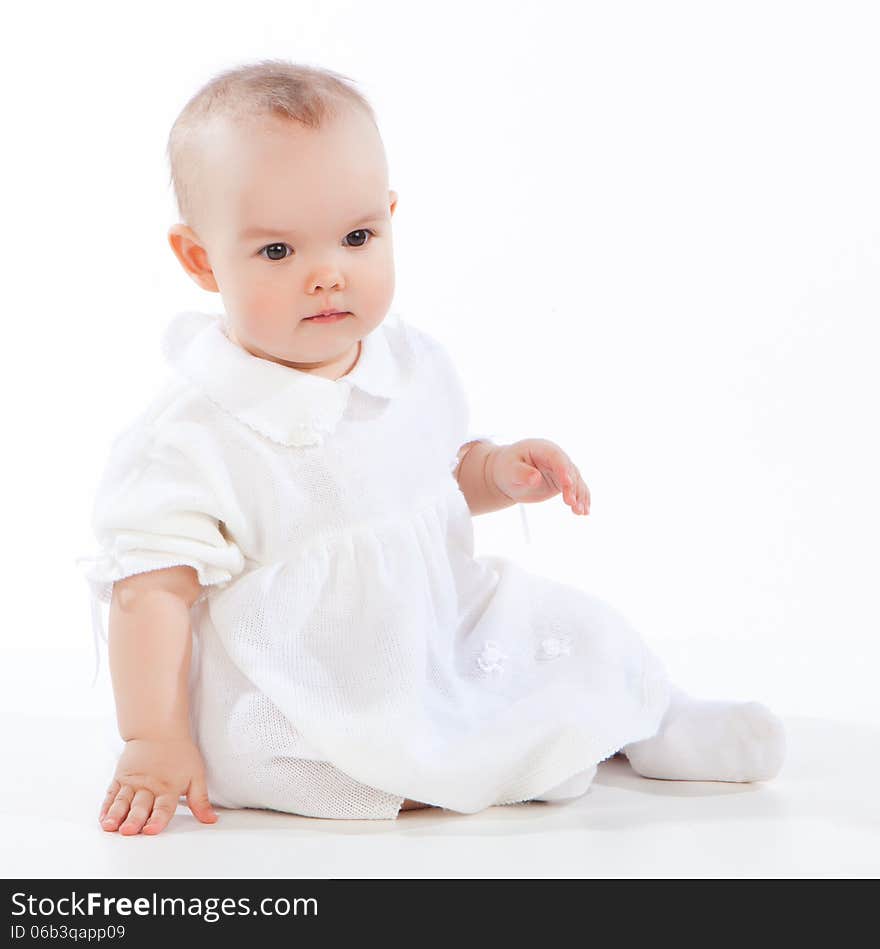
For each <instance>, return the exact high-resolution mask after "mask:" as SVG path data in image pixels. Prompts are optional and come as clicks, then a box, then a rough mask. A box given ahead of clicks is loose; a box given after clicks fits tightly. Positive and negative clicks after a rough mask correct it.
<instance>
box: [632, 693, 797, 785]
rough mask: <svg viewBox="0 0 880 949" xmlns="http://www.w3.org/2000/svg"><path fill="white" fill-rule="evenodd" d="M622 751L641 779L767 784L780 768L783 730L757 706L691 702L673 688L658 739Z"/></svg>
mask: <svg viewBox="0 0 880 949" xmlns="http://www.w3.org/2000/svg"><path fill="white" fill-rule="evenodd" d="M621 751H622V752H623V753H624V754H625V755H626V757H627V758H628V759H629V763H630V765H631V766H632V768H633V770H634V771H636V772H637V773H638V774H640V775H642V776H643V777H646V778H663V779H666V780H669V781H736V782H747V781H767V780H769V779H770V778H774V777H776V775H777V774H778V773H779V769H780V768H781V767H782V762H783V759H784V758H785V729H784V727H783V724H782V722H781V721H780V719H779V718H777V716H776V715H774V714H773V713H772V712H771V711H770V709H768V708H767V707H766V706H764V705H761V704H760V703H759V702H722V701H709V700H702V699H696V698H693V696H690V695H688V694H687V693H686V692H684V691H683V690H682V689H679V688H675V687H673V696H672V701H671V703H670V706H669V709H668V711H667V712H666V715H665V716H664V718H663V721H662V722H661V724H660V729H659V731H658V733H657V734H656V735H653V736H652V737H651V738H646V739H644V740H643V741H637V742H633V743H632V744H629V745H625V746H624V747H623V748H621Z"/></svg>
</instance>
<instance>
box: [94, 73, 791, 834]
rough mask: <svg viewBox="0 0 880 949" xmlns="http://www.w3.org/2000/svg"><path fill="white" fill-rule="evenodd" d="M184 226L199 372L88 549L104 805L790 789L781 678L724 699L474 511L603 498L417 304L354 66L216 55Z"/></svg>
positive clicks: (385, 810) (468, 806)
mask: <svg viewBox="0 0 880 949" xmlns="http://www.w3.org/2000/svg"><path fill="white" fill-rule="evenodd" d="M169 156H170V161H171V173H172V181H173V184H174V188H175V195H176V198H177V202H178V210H179V212H180V219H181V223H178V224H175V225H174V227H172V228H171V230H170V233H169V235H168V237H169V243H170V245H171V248H172V250H173V252H174V254H175V256H176V257H177V259H178V260H179V261H180V263H181V265H182V266H183V268H184V270H185V271H186V273H187V274H188V275H189V276H190V277H191V278H192V279H193V280H194V281H195V282H196V283H197V284H198V285H199V286H200V287H201V288H202V289H204V290H207V291H209V292H212V293H219V294H221V297H222V300H223V311H224V312H223V313H222V314H219V315H212V314H205V313H198V312H184V313H180V314H178V315H177V316H176V317H175V318H174V319H173V320H172V321H171V322H170V323H169V325H168V327H167V329H166V330H165V333H164V336H163V340H162V347H163V351H164V354H165V357H166V358H167V360H168V363H169V366H170V368H171V375H170V377H169V380H168V381H167V382H166V384H165V385H164V386H163V388H162V389H161V390H160V391H159V393H158V395H157V396H156V398H155V399H154V400H153V401H152V403H151V404H150V405H149V407H148V408H147V409H146V411H145V412H143V413H142V414H141V415H140V416H139V417H138V418H137V419H136V420H135V421H134V422H133V423H132V424H131V425H130V426H129V427H128V428H126V430H125V431H123V432H122V433H121V434H120V435H118V436H117V438H116V439H115V440H114V442H113V445H112V450H111V453H110V458H109V461H108V464H107V466H106V470H105V473H104V476H103V479H102V482H101V485H100V488H99V490H98V493H97V501H96V504H95V509H94V527H95V532H96V535H97V537H98V539H99V541H100V544H101V548H100V552H99V554H98V555H97V556H94V557H90V558H83V559H85V560H86V561H87V570H86V576H87V579H88V581H89V583H90V586H91V590H92V592H93V604H92V605H93V616H94V617H95V618H96V622H98V627H97V628H100V621H99V620H98V615H99V607H98V604H99V603H109V637H108V639H107V642H108V649H109V659H110V666H111V676H112V683H113V689H114V695H115V700H116V710H117V720H118V725H119V730H120V735H121V738H122V739H123V740H124V748H123V750H122V753H121V756H120V758H119V761H118V764H117V766H116V770H115V774H114V776H113V779H112V781H111V783H110V785H109V787H108V789H107V793H106V797H105V798H104V801H103V804H102V807H101V810H100V817H99V820H100V824H101V826H102V827H103V828H104V829H105V830H107V831H111V832H112V831H117V830H118V831H119V832H120V833H122V834H126V835H128V834H138V833H141V832H142V833H144V834H156V833H159V832H160V831H162V830H163V828H165V827H166V826H167V824H168V822H169V821H170V820H171V818H172V816H173V815H174V813H175V810H176V808H177V806H178V801H179V798H180V797H181V796H182V795H185V797H186V801H187V803H188V805H189V807H190V809H191V810H192V812H193V814H194V815H195V816H196V817H197V818H198V819H199V820H200V821H202V822H205V823H210V822H213V821H215V820H217V813H216V812H215V810H214V806H220V807H231V808H263V809H272V810H278V811H286V812H289V813H295V814H301V815H306V816H312V817H324V818H361V819H383V818H385V819H389V818H390V819H394V818H396V817H397V815H398V814H399V812H400V811H401V810H407V809H409V808H418V807H428V806H434V807H439V808H444V809H447V810H450V811H455V812H458V813H476V812H478V811H480V810H482V809H484V808H486V807H489V806H492V805H495V804H511V803H518V802H526V801H564V800H570V799H573V798H577V797H579V796H581V795H583V794H584V793H585V792H586V791H587V789H588V787H589V785H590V783H591V781H592V779H593V777H594V775H595V774H596V766H597V765H598V764H599V763H600V762H601V761H603V760H605V759H607V758H610V757H611V756H612V755H614V754H616V753H622V754H623V755H625V756H626V758H627V759H628V760H629V762H630V764H631V766H632V767H633V769H634V770H635V771H636V772H637V773H639V774H640V775H643V776H645V777H649V778H660V779H668V780H685V781H736V782H747V781H762V780H767V779H770V778H772V777H774V776H775V775H776V774H777V773H778V771H779V769H780V767H781V764H782V760H783V757H784V750H785V739H784V730H783V727H782V723H781V722H780V720H779V719H778V718H777V717H776V716H775V715H774V714H773V713H772V712H770V711H769V710H768V709H767V708H766V707H765V706H763V705H761V704H759V703H757V702H722V701H706V700H700V699H696V698H694V697H692V696H690V695H688V694H686V693H685V692H684V691H682V690H681V689H680V688H677V687H676V686H674V685H673V684H672V683H671V682H670V681H669V678H668V676H667V674H666V671H665V668H664V666H663V664H662V663H661V662H660V660H659V659H658V658H657V657H656V656H655V655H653V653H652V652H651V651H650V650H649V649H648V648H647V647H646V645H645V643H644V642H643V641H642V639H641V637H640V636H639V634H638V633H637V632H636V631H635V630H634V629H633V628H632V627H631V626H630V625H629V623H628V622H627V620H626V619H625V618H624V617H623V616H622V615H621V614H620V613H619V612H617V611H616V610H615V609H614V608H612V607H611V606H610V605H608V604H607V603H605V602H604V601H602V600H600V599H597V598H595V597H592V596H590V595H588V594H587V593H585V592H584V591H582V590H580V589H577V588H574V587H572V586H568V585H565V584H563V583H560V582H557V581H554V580H551V579H548V578H544V577H540V576H537V575H535V574H532V573H529V572H527V571H526V570H524V569H523V568H521V567H520V566H518V565H517V564H516V563H515V562H513V561H511V560H509V559H508V558H506V557H499V556H485V557H476V556H475V555H474V548H473V532H472V520H471V518H472V516H473V515H476V514H482V513H485V512H489V511H496V510H499V509H501V508H505V507H509V506H510V505H512V504H514V503H517V502H522V503H534V502H538V501H544V500H547V499H550V498H554V497H556V496H557V495H559V496H561V498H562V500H563V502H564V503H565V504H566V505H567V506H568V507H569V508H570V509H571V511H572V512H573V513H574V514H576V515H581V516H584V515H588V514H589V511H590V492H589V490H588V488H587V486H586V484H585V483H584V480H583V478H582V476H581V473H580V471H579V470H578V468H577V466H576V465H575V464H574V462H573V461H572V459H571V458H569V456H568V455H567V454H566V453H565V452H564V451H563V450H562V449H561V448H560V447H559V446H558V445H556V444H554V443H553V442H551V441H548V440H545V439H541V438H526V439H523V440H522V441H518V442H515V443H513V444H510V445H495V444H493V443H492V442H491V441H490V440H489V439H486V438H481V437H478V436H475V435H474V433H473V432H471V431H470V429H469V415H468V406H467V399H466V397H465V395H464V393H463V391H462V386H461V383H460V379H459V376H458V374H457V372H456V369H455V366H454V363H453V361H452V359H451V358H450V356H449V354H448V353H447V351H446V350H445V348H444V347H443V346H442V345H441V343H440V342H439V341H437V340H436V339H435V338H434V337H432V336H431V335H429V334H428V333H426V332H424V331H422V330H419V329H417V328H416V327H415V326H414V325H412V324H410V323H409V322H407V321H404V320H403V319H401V318H400V317H399V316H396V315H393V314H390V313H389V306H390V304H391V301H392V296H393V292H394V265H393V254H392V235H391V217H392V215H393V214H394V210H395V208H396V206H397V194H396V193H395V192H394V191H390V190H389V188H388V170H387V165H386V160H385V153H384V147H383V143H382V140H381V137H380V135H379V132H378V128H377V125H376V121H375V117H374V115H373V112H372V109H371V107H370V105H369V104H368V103H367V102H366V100H365V99H364V98H363V97H362V95H361V94H360V93H359V92H358V91H357V90H356V88H355V86H354V84H353V83H351V81H350V80H347V79H346V78H345V77H342V76H340V75H338V74H336V73H333V72H330V71H328V70H323V69H318V68H314V67H307V66H298V65H294V64H290V63H287V62H284V61H277V60H273V61H263V62H259V63H255V64H249V65H246V66H243V67H240V68H236V69H231V70H228V71H226V72H224V73H222V74H220V75H218V76H216V77H215V78H214V79H213V80H212V81H211V82H210V83H208V84H207V85H206V86H205V87H204V88H203V89H201V90H199V92H198V93H197V94H196V95H195V96H193V98H192V99H190V101H189V102H188V103H187V105H186V106H185V108H184V109H183V111H182V112H181V114H180V116H179V117H178V118H177V120H176V122H175V124H174V127H173V129H172V132H171V136H170V139H169Z"/></svg>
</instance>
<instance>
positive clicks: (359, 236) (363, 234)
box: [259, 228, 376, 260]
mask: <svg viewBox="0 0 880 949" xmlns="http://www.w3.org/2000/svg"><path fill="white" fill-rule="evenodd" d="M367 235H369V236H370V237H375V236H376V233H375V231H371V230H370V229H369V228H359V229H358V230H356V231H349V232H348V234H346V235H345V239H346V240H348V238H349V237H355V243H353V244H349V245H348V246H349V247H364V246H366V244H367V243H368V241H367ZM285 250H289V251H290V252H291V253H293V248H292V247H291V246H290V244H278V243H276V244H267V245H266V246H265V247H263V248H261V249H260V252H259V254H260V256H261V257H264V259H266V260H286V259H287V255H286V254H285V253H284V251H285ZM264 251H265V252H266V255H267V256H264V253H263V252H264Z"/></svg>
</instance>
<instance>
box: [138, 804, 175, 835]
mask: <svg viewBox="0 0 880 949" xmlns="http://www.w3.org/2000/svg"><path fill="white" fill-rule="evenodd" d="M177 798H178V795H176V794H160V795H159V796H158V797H157V798H156V803H155V804H154V805H153V813H152V814H150V819H149V820H148V821H147V822H146V824H144V833H145V834H158V833H159V831H161V830H164V829H165V828H166V827H167V826H168V822H169V821H170V820H171V818H172V817H174V814H175V813H176V811H177Z"/></svg>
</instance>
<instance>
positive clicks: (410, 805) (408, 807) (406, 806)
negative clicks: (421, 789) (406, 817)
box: [400, 798, 434, 811]
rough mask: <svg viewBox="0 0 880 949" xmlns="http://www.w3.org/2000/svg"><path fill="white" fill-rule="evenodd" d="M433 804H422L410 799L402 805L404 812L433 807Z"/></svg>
mask: <svg viewBox="0 0 880 949" xmlns="http://www.w3.org/2000/svg"><path fill="white" fill-rule="evenodd" d="M433 806H434V805H433V804H422V802H421V801H411V800H410V799H409V798H406V799H405V800H404V802H403V804H401V805H400V809H401V810H402V811H412V810H415V809H416V808H419V807H433Z"/></svg>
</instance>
